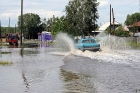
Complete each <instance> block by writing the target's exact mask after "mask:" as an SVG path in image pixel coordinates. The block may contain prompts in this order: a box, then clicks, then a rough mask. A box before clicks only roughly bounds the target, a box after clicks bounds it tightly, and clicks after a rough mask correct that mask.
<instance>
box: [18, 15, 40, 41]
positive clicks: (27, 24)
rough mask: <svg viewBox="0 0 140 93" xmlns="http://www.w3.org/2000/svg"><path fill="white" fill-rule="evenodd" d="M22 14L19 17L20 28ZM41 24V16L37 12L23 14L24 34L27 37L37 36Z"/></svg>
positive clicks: (33, 37) (19, 26)
mask: <svg viewBox="0 0 140 93" xmlns="http://www.w3.org/2000/svg"><path fill="white" fill-rule="evenodd" d="M20 24H21V16H19V17H18V28H19V29H21V25H20ZM40 25H41V21H40V17H39V15H37V14H33V13H27V14H24V15H23V34H24V37H25V38H28V39H30V38H32V39H35V38H37V33H38V32H39V31H37V30H36V29H38V28H39V27H40Z"/></svg>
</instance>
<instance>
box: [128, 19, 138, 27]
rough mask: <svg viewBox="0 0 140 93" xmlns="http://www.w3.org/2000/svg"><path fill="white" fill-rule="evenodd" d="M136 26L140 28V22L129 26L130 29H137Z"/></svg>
mask: <svg viewBox="0 0 140 93" xmlns="http://www.w3.org/2000/svg"><path fill="white" fill-rule="evenodd" d="M135 26H140V21H138V22H136V23H134V24H132V25H129V26H128V28H131V27H135Z"/></svg>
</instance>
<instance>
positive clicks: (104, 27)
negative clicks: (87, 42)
mask: <svg viewBox="0 0 140 93" xmlns="http://www.w3.org/2000/svg"><path fill="white" fill-rule="evenodd" d="M111 24H112V25H113V22H111ZM114 24H115V25H119V24H120V23H118V22H116V21H115V22H114ZM109 26H110V22H107V23H105V24H103V25H102V26H101V27H100V28H99V30H100V31H104V30H106V29H107V28H108V27H109Z"/></svg>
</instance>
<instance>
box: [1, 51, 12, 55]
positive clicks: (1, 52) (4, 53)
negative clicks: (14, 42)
mask: <svg viewBox="0 0 140 93" xmlns="http://www.w3.org/2000/svg"><path fill="white" fill-rule="evenodd" d="M10 53H11V52H6V51H4V52H1V54H10Z"/></svg>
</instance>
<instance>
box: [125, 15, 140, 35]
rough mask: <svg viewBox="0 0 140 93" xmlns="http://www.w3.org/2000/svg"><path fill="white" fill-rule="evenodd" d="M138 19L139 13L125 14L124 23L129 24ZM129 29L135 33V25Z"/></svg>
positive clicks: (139, 17) (139, 19)
mask: <svg viewBox="0 0 140 93" xmlns="http://www.w3.org/2000/svg"><path fill="white" fill-rule="evenodd" d="M138 21H140V13H134V14H132V15H127V18H126V20H125V25H127V26H129V25H132V24H134V23H136V22H138ZM130 31H131V32H133V33H135V32H136V31H137V27H133V28H130Z"/></svg>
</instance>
